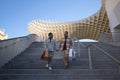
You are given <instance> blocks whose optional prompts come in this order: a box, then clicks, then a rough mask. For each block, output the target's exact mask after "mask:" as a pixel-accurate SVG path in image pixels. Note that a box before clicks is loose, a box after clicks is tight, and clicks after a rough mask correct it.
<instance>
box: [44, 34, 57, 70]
mask: <svg viewBox="0 0 120 80" xmlns="http://www.w3.org/2000/svg"><path fill="white" fill-rule="evenodd" d="M48 37H49V38H48V39H47V40H45V49H46V50H47V51H48V54H49V55H50V58H49V60H48V63H47V64H46V68H48V69H49V70H52V67H51V66H52V59H53V56H54V53H55V50H56V41H55V40H54V39H53V34H52V33H49V34H48Z"/></svg>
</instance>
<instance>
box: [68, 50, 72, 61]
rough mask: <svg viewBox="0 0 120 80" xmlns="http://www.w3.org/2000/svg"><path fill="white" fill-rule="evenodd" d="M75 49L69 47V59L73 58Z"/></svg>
mask: <svg viewBox="0 0 120 80" xmlns="http://www.w3.org/2000/svg"><path fill="white" fill-rule="evenodd" d="M72 53H73V49H69V60H72Z"/></svg>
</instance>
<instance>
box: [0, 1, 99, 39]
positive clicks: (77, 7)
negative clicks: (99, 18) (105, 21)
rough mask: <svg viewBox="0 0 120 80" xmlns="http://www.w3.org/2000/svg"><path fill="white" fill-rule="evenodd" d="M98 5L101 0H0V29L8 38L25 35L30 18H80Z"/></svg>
mask: <svg viewBox="0 0 120 80" xmlns="http://www.w3.org/2000/svg"><path fill="white" fill-rule="evenodd" d="M100 7H101V0H0V29H4V30H5V32H6V33H7V34H8V37H9V38H15V37H21V36H26V35H28V34H29V32H28V23H29V22H31V21H32V20H36V19H41V20H50V21H65V22H67V21H74V20H80V19H83V18H86V17H89V16H90V15H92V14H94V13H96V12H97V11H98V10H99V9H100Z"/></svg>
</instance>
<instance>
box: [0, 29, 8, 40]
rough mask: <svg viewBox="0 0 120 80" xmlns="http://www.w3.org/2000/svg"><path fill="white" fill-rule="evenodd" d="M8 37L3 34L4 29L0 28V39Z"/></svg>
mask: <svg viewBox="0 0 120 80" xmlns="http://www.w3.org/2000/svg"><path fill="white" fill-rule="evenodd" d="M5 39H8V35H7V34H5V32H4V30H2V29H0V40H5Z"/></svg>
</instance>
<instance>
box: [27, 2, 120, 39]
mask: <svg viewBox="0 0 120 80" xmlns="http://www.w3.org/2000/svg"><path fill="white" fill-rule="evenodd" d="M101 1H102V6H101V8H100V10H99V11H98V12H97V13H95V14H94V15H92V16H90V17H88V18H85V19H82V20H78V21H72V22H56V21H44V20H33V21H31V22H30V23H29V24H28V29H29V32H30V33H31V34H36V35H38V36H39V37H40V38H41V39H43V40H44V39H47V34H48V33H49V32H52V33H53V34H54V38H55V39H56V40H57V41H59V40H60V39H61V38H62V37H63V33H64V31H68V32H69V34H70V35H69V36H71V37H76V38H77V39H93V40H97V41H104V38H103V37H102V36H103V35H104V34H108V33H109V34H110V35H111V34H113V33H112V31H113V29H112V27H113V26H114V27H115V25H112V18H111V16H112V15H110V11H111V10H110V9H112V8H110V7H109V6H110V5H111V4H109V3H110V2H111V3H112V4H114V2H113V1H114V0H101ZM115 1H116V2H117V3H119V2H120V0H115ZM108 4H109V5H108ZM115 5H117V4H114V6H113V7H115ZM119 7H120V6H118V8H117V10H118V9H120V8H119ZM109 8H110V9H109ZM119 11H120V10H119ZM119 11H117V12H119ZM113 13H114V11H113ZM115 15H117V14H115ZM118 16H119V15H118ZM114 23H115V22H114ZM118 23H120V22H119V21H118ZM117 25H118V24H117ZM118 26H119V25H118ZM117 31H118V30H117ZM101 34H103V35H101ZM112 37H113V35H112ZM112 37H110V38H112ZM105 38H106V37H105ZM105 40H106V39H105ZM108 40H109V39H108ZM112 41H113V40H112Z"/></svg>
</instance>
